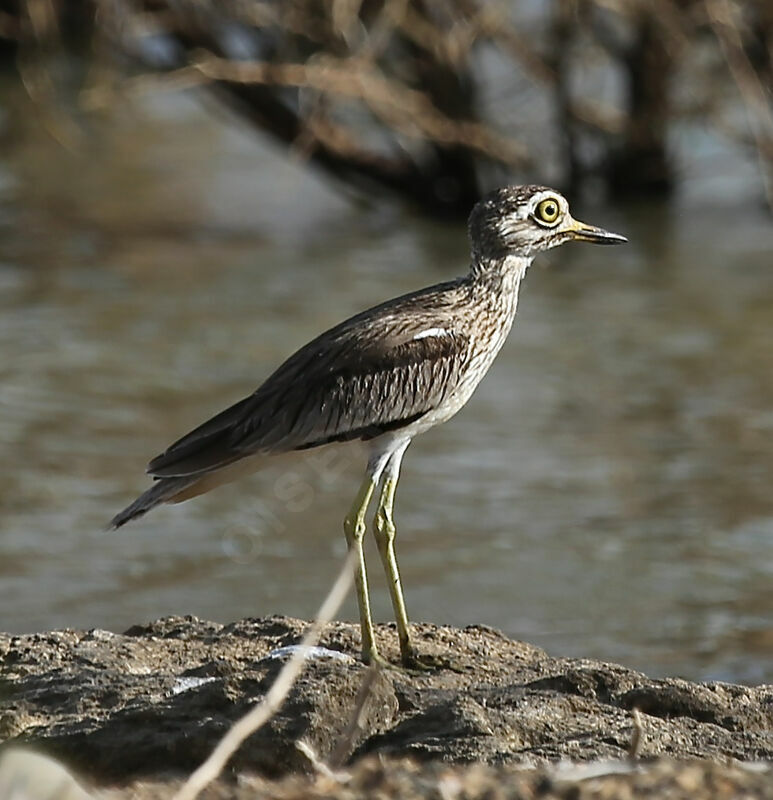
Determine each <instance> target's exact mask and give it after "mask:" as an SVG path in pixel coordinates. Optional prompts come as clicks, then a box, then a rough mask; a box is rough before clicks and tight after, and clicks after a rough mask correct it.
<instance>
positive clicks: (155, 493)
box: [108, 476, 198, 530]
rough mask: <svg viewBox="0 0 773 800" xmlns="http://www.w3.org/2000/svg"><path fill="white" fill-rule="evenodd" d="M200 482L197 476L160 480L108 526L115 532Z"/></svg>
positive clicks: (117, 515)
mask: <svg viewBox="0 0 773 800" xmlns="http://www.w3.org/2000/svg"><path fill="white" fill-rule="evenodd" d="M197 481H198V477H196V476H184V477H179V478H160V479H159V480H157V481H156V482H155V483H154V484H153V485H152V486H151V487H150V489H148V490H147V491H146V492H143V493H142V494H141V495H140V496H139V497H138V498H137V499H136V500H135V501H134V502H133V503H132V504H131V505H128V506H126V508H125V509H124V510H123V511H119V512H118V513H117V514H116V515H115V516H114V517H113V518H112V519H111V520H110V523H109V525H108V527H109V528H112V529H113V530H115V529H116V528H120V527H121V525H125V524H126V523H127V522H130V521H131V520H133V519H137V517H141V516H142V515H143V514H146V513H147V512H148V511H150V509H151V508H155V507H156V506H157V505H159V504H160V503H165V502H167V501H168V500H172V499H173V498H174V497H175V495H178V494H179V493H180V492H182V491H183V490H185V489H187V488H188V487H190V486H191V485H192V484H194V483H196V482H197Z"/></svg>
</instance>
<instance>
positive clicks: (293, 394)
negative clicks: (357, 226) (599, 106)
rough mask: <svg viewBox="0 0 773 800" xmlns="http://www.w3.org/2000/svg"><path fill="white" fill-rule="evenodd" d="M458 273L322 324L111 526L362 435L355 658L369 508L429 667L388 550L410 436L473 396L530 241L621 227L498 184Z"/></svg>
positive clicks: (349, 536) (601, 238) (415, 661)
mask: <svg viewBox="0 0 773 800" xmlns="http://www.w3.org/2000/svg"><path fill="white" fill-rule="evenodd" d="M468 235H469V242H470V250H471V260H470V268H469V271H468V272H467V274H465V275H463V276H462V277H459V278H456V279H454V280H449V281H445V282H442V283H438V284H435V285H433V286H429V287H427V288H424V289H420V290H418V291H414V292H411V293H409V294H405V295H402V296H400V297H397V298H394V299H392V300H388V301H386V302H383V303H381V304H380V305H376V306H374V307H373V308H370V309H368V310H367V311H363V312H362V313H359V314H357V315H355V316H353V317H351V318H349V319H347V320H345V321H344V322H341V323H340V324H338V325H336V326H335V327H333V328H331V329H330V330H328V331H326V332H324V333H322V334H321V335H319V336H318V337H317V338H315V339H313V340H312V341H311V342H309V343H308V344H306V345H305V346H304V347H301V348H300V350H298V351H297V352H296V353H294V354H293V355H291V356H290V357H289V358H288V359H287V360H286V361H285V362H284V363H283V364H281V365H280V366H279V367H278V368H277V369H276V370H275V371H274V372H273V374H271V375H270V376H269V377H268V378H267V379H266V380H265V382H264V383H263V384H261V385H260V386H259V387H258V388H257V389H256V390H255V391H254V392H253V393H252V394H250V395H249V396H248V397H246V398H244V399H243V400H240V401H239V402H237V403H235V404H234V405H232V406H230V407H229V408H227V409H226V410H224V411H222V412H221V413H219V414H217V415H215V416H214V417H212V418H211V419H210V420H208V421H206V422H204V423H203V424H202V425H200V426H199V427H197V428H195V429H194V430H192V431H191V432H190V433H188V434H186V435H185V436H183V437H182V438H180V439H178V440H177V441H176V442H174V444H172V445H170V446H169V447H168V448H167V449H166V450H164V452H163V453H161V454H160V455H158V456H156V457H155V458H154V459H152V460H151V461H150V463H149V464H148V467H147V472H148V474H149V475H150V476H151V477H152V478H153V479H154V484H153V485H152V486H151V487H150V488H149V489H148V490H147V491H145V492H144V493H143V494H141V495H140V496H139V497H138V498H137V499H136V500H135V501H134V502H133V503H131V504H130V505H129V506H127V507H126V508H125V509H124V510H123V511H121V512H119V513H118V514H116V515H115V517H113V519H112V521H111V523H110V527H112V528H120V527H121V526H122V525H124V524H125V523H127V522H129V521H130V520H133V519H136V518H137V517H140V516H142V515H143V514H145V513H146V512H148V511H150V510H151V509H152V508H154V507H155V506H157V505H159V504H161V503H177V502H181V501H183V500H187V499H189V498H191V497H195V496H197V495H199V494H202V493H204V492H207V491H209V490H210V489H212V488H214V487H215V486H218V485H220V484H222V483H225V482H227V481H229V480H231V479H233V477H238V475H239V474H240V473H242V472H244V471H245V469H244V466H245V464H248V466H249V470H252V469H259V468H260V466H261V464H264V463H266V460H267V459H269V458H271V457H272V456H275V455H277V454H280V453H287V452H290V451H300V450H308V449H310V448H317V447H324V446H327V445H333V444H340V443H349V442H355V441H357V442H364V443H365V446H366V448H367V456H368V457H367V465H366V468H365V475H364V478H363V481H362V484H361V485H360V487H359V490H358V492H357V494H356V497H355V499H354V502H353V504H352V506H351V508H350V509H349V512H348V513H347V514H346V516H345V518H344V524H343V527H344V534H345V537H346V543H347V547H348V549H349V551H350V552H351V551H354V553H353V554H352V559H353V563H354V584H355V590H356V595H357V604H358V607H359V617H360V631H361V648H362V658H363V660H364V661H365V662H366V663H370V664H382V665H388V664H387V662H386V660H385V659H384V658H383V657H382V656H381V654H380V652H379V649H378V646H377V642H376V637H375V633H374V627H373V621H372V616H371V610H370V595H369V591H368V578H367V572H366V565H365V556H364V551H363V540H364V538H365V535H366V532H367V529H368V521H367V513H368V509H369V507H370V505H371V503H372V501H373V498H374V496H375V498H376V500H375V503H376V505H375V513H374V516H373V521H372V527H373V534H374V536H375V540H376V544H377V549H378V553H379V556H380V559H381V562H382V566H383V569H384V571H385V574H386V576H387V585H388V589H389V593H390V598H391V602H392V607H393V610H394V615H395V621H396V625H397V634H398V641H399V647H400V661H401V664H402V666H403V667H405V668H408V669H412V668H416V669H431V668H432V663H431V660H428V659H427V658H422V657H421V656H420V655H419V654H418V652H417V651H416V649H415V648H414V646H413V643H412V641H411V636H410V630H409V623H408V615H407V612H406V606H405V601H404V596H403V590H402V584H401V580H400V573H399V569H398V564H397V558H396V555H395V538H396V527H395V522H394V513H393V512H394V501H395V490H396V488H397V481H398V478H399V474H400V466H401V463H402V459H403V456H404V454H405V452H406V449H407V448H408V446H409V444H410V443H411V441H412V440H413V439H414V438H415V437H416V436H418V435H419V434H421V433H424V432H425V431H427V430H429V429H430V428H432V427H434V426H435V425H438V424H440V423H443V422H446V421H447V420H449V419H450V418H451V417H453V416H454V415H455V414H456V413H457V412H458V411H459V409H461V408H462V407H463V406H464V405H465V404H466V403H467V401H468V400H469V399H470V396H471V395H472V393H473V391H474V390H475V388H476V387H477V385H478V384H479V383H480V381H481V379H482V378H483V377H484V375H485V374H486V372H487V371H488V369H489V367H490V366H491V364H492V362H493V361H494V358H495V357H496V355H497V353H498V352H499V350H500V348H501V347H502V345H503V344H504V342H505V339H506V338H507V336H508V334H509V332H510V328H511V326H512V323H513V320H514V317H515V312H516V307H517V304H518V293H519V288H520V285H521V281H522V280H523V277H524V275H525V274H526V271H527V269H528V267H529V265H530V264H531V263H532V261H533V260H534V258H535V256H537V255H538V254H539V253H541V252H543V251H546V250H550V249H551V248H554V247H558V246H559V245H562V244H564V243H565V242H570V241H580V242H591V243H594V244H606V245H609V244H621V243H624V242H626V241H627V239H626V238H625V237H624V236H621V235H619V234H617V233H612V232H610V231H608V230H604V229H603V228H598V227H595V226H593V225H588V224H586V223H583V222H579V221H577V220H575V219H574V218H573V217H572V215H571V213H570V211H569V204H568V202H567V200H566V199H565V198H564V197H563V196H562V195H561V194H560V193H559V192H557V191H556V190H554V189H551V188H548V187H546V186H537V185H520V186H505V187H501V188H498V189H495V190H494V191H492V192H490V193H489V194H487V195H485V196H484V197H483V198H482V199H481V200H480V201H478V202H477V203H476V204H475V206H474V207H473V209H472V211H471V213H470V216H469V222H468Z"/></svg>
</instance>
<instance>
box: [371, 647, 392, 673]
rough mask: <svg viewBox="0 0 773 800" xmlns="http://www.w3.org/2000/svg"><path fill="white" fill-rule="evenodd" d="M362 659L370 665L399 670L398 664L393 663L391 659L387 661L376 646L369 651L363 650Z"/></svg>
mask: <svg viewBox="0 0 773 800" xmlns="http://www.w3.org/2000/svg"><path fill="white" fill-rule="evenodd" d="M362 660H363V661H364V662H365V663H366V664H367V665H368V666H369V667H378V668H379V669H391V670H399V669H400V667H398V666H397V665H396V664H393V663H392V662H391V661H387V660H386V659H385V658H384V656H382V655H381V653H379V652H378V650H376V649H375V648H374V649H373V650H370V651H368V652H363V654H362Z"/></svg>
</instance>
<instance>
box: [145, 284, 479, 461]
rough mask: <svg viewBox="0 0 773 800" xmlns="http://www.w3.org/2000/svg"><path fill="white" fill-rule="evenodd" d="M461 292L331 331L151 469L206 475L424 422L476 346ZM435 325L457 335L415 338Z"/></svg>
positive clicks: (448, 288)
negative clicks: (249, 459)
mask: <svg viewBox="0 0 773 800" xmlns="http://www.w3.org/2000/svg"><path fill="white" fill-rule="evenodd" d="M456 287H457V285H456V284H455V283H454V284H442V285H441V286H438V287H434V288H433V289H432V290H425V291H424V292H421V293H416V294H414V295H408V296H406V297H404V298H399V299H398V300H397V301H391V302H390V303H388V304H384V305H383V306H378V307H376V308H374V309H371V310H370V311H368V312H363V314H360V315H358V316H357V317H353V318H352V319H350V320H347V321H346V322H344V323H341V324H340V325H338V326H337V327H335V328H333V329H331V330H330V331H328V332H327V333H324V334H322V335H321V336H319V337H318V338H317V339H315V340H313V341H312V342H310V343H309V344H307V345H306V346H305V347H303V348H301V350H299V351H298V352H297V353H295V354H294V355H293V356H291V357H290V358H289V359H288V360H287V361H286V362H285V363H284V364H282V366H281V367H279V369H277V370H276V372H274V374H273V375H271V377H269V378H268V380H267V381H266V382H265V383H264V384H263V385H262V386H261V387H260V388H258V389H257V390H256V391H255V393H254V394H252V395H250V396H249V397H247V398H245V399H244V400H242V401H241V402H239V403H236V404H235V405H233V406H231V407H230V408H229V409H226V410H225V411H223V412H221V413H220V414H218V415H217V416H215V417H213V418H212V419H211V420H209V421H208V422H205V423H204V424H203V425H201V426H200V427H198V428H196V429H195V430H194V431H192V432H191V433H189V434H187V435H186V436H184V437H183V438H182V439H180V440H179V441H178V442H175V444H173V445H172V446H171V447H170V448H168V449H167V450H166V451H165V452H164V453H162V454H161V455H160V456H157V457H156V458H154V459H153V461H151V462H150V464H149V466H148V472H150V473H151V474H152V475H154V476H156V477H169V476H181V475H195V474H204V473H206V472H209V471H212V470H214V469H218V468H220V467H222V466H225V465H227V464H229V463H232V462H233V461H236V460H238V459H240V458H243V457H245V456H247V455H251V454H254V453H260V452H263V453H276V452H286V451H289V450H298V449H304V448H309V447H316V446H317V445H321V444H326V443H329V442H336V441H348V440H351V439H370V438H373V437H375V436H378V435H379V434H381V433H384V432H386V431H389V430H394V429H397V428H399V427H402V426H404V425H407V424H409V423H410V422H412V421H414V420H416V419H419V418H421V417H422V416H423V415H425V414H427V413H428V412H430V411H432V410H433V409H435V408H437V406H438V405H439V404H440V403H442V401H443V400H444V399H445V398H446V397H447V396H448V394H449V393H450V392H451V391H453V389H454V388H455V387H456V386H457V385H458V381H459V377H460V375H461V372H462V370H463V369H464V367H465V365H466V362H467V356H468V344H469V339H468V337H467V335H466V334H465V333H462V332H459V331H458V326H459V322H458V320H456V324H455V325H454V318H453V316H452V314H451V309H452V307H453V305H454V304H453V303H452V302H450V298H449V297H448V295H449V294H450V293H453V292H454V291H455V290H456ZM422 312H423V313H422ZM432 327H439V328H440V327H442V328H443V329H444V330H445V331H447V333H446V334H445V335H439V336H426V337H423V338H419V339H416V338H414V337H415V336H416V335H417V334H418V333H420V332H422V331H424V330H426V329H428V328H432Z"/></svg>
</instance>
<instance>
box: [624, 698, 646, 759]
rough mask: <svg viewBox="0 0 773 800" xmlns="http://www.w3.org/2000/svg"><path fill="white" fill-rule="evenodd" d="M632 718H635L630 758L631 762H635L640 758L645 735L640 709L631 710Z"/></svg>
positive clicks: (629, 751) (629, 752)
mask: <svg viewBox="0 0 773 800" xmlns="http://www.w3.org/2000/svg"><path fill="white" fill-rule="evenodd" d="M631 716H632V717H633V733H632V734H631V744H630V746H629V747H628V758H629V759H630V760H631V761H635V760H636V759H637V758H638V757H639V749H640V748H641V740H642V736H643V735H644V724H643V723H642V719H641V713H640V712H639V709H638V708H632V709H631Z"/></svg>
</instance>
